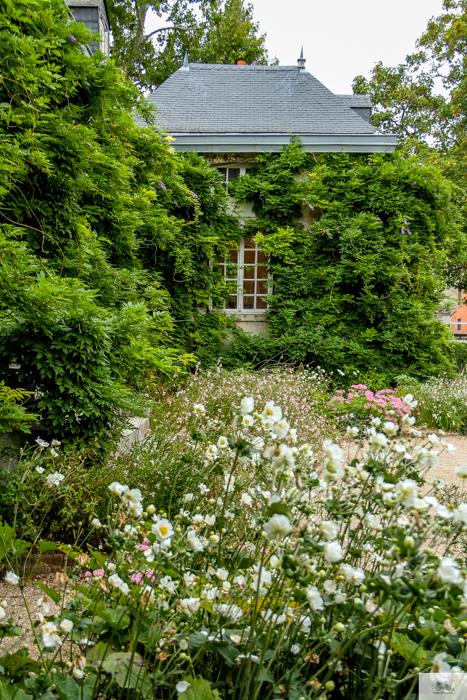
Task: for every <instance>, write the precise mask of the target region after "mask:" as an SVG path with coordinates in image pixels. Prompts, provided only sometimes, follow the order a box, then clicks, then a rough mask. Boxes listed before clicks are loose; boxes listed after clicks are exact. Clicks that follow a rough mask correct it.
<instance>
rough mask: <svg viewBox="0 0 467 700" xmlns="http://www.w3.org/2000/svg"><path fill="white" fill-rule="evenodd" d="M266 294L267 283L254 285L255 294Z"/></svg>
mask: <svg viewBox="0 0 467 700" xmlns="http://www.w3.org/2000/svg"><path fill="white" fill-rule="evenodd" d="M267 293H268V283H267V282H257V283H256V294H267Z"/></svg>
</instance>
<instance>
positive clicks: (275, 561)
mask: <svg viewBox="0 0 467 700" xmlns="http://www.w3.org/2000/svg"><path fill="white" fill-rule="evenodd" d="M280 565H281V560H280V559H279V557H276V555H275V554H273V555H272V557H271V558H270V560H269V566H270V567H271V569H278V568H279V567H280Z"/></svg>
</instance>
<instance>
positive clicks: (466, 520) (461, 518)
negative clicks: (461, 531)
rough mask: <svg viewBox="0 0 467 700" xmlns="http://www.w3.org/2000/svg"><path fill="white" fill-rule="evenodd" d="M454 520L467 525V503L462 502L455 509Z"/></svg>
mask: <svg viewBox="0 0 467 700" xmlns="http://www.w3.org/2000/svg"><path fill="white" fill-rule="evenodd" d="M454 522H456V523H463V524H464V525H467V503H461V504H460V506H458V507H457V508H456V510H455V511H454Z"/></svg>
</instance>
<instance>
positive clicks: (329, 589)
mask: <svg viewBox="0 0 467 700" xmlns="http://www.w3.org/2000/svg"><path fill="white" fill-rule="evenodd" d="M336 588H337V584H336V582H335V581H332V580H331V579H329V578H328V579H326V581H325V582H324V583H323V591H324V592H325V593H327V594H328V595H331V594H332V593H334V591H335V590H336Z"/></svg>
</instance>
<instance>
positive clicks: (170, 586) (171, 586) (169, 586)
mask: <svg viewBox="0 0 467 700" xmlns="http://www.w3.org/2000/svg"><path fill="white" fill-rule="evenodd" d="M159 586H160V587H161V588H162V590H163V591H167V592H168V593H175V591H176V590H177V588H178V583H176V582H175V581H173V580H172V577H171V576H163V577H162V578H161V579H160V581H159Z"/></svg>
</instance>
